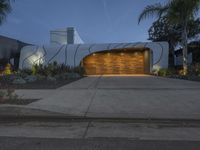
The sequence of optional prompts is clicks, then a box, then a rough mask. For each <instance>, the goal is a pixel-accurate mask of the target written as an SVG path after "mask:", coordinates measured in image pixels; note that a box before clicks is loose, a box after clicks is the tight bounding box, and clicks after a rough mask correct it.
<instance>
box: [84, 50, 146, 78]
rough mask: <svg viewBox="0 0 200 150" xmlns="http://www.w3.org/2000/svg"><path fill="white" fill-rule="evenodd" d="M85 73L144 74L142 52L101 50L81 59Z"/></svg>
mask: <svg viewBox="0 0 200 150" xmlns="http://www.w3.org/2000/svg"><path fill="white" fill-rule="evenodd" d="M83 66H84V68H85V72H86V74H87V75H103V74H144V53H143V52H109V53H108V52H101V53H95V54H92V55H90V56H87V57H86V58H84V60H83Z"/></svg>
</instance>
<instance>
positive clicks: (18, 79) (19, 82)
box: [12, 77, 26, 84]
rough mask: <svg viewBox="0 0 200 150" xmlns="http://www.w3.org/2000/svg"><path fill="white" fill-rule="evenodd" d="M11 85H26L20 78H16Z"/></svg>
mask: <svg viewBox="0 0 200 150" xmlns="http://www.w3.org/2000/svg"><path fill="white" fill-rule="evenodd" d="M12 83H13V84H26V80H24V79H23V78H21V77H18V78H16V79H14V80H13V81H12Z"/></svg>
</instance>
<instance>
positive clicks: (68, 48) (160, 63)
mask: <svg viewBox="0 0 200 150" xmlns="http://www.w3.org/2000/svg"><path fill="white" fill-rule="evenodd" d="M137 47H146V48H150V49H151V50H152V52H153V67H154V68H157V67H160V68H168V53H169V46H168V43H167V42H150V43H140V42H139V43H107V44H68V45H61V46H52V45H51V46H42V47H37V46H26V47H24V48H23V49H22V50H21V56H20V65H19V68H20V69H23V68H31V67H32V65H33V64H39V63H42V64H44V65H46V64H48V63H51V62H54V61H57V62H58V63H64V64H66V65H69V66H73V67H74V66H78V65H80V62H81V60H82V59H83V58H84V57H86V56H87V55H89V54H92V53H94V52H99V51H104V50H107V51H109V50H112V49H121V48H137Z"/></svg>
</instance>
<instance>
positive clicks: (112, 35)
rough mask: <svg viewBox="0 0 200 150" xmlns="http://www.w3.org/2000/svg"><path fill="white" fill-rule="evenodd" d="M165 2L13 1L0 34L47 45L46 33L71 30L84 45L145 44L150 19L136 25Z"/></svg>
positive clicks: (121, 0) (160, 0) (155, 0)
mask: <svg viewBox="0 0 200 150" xmlns="http://www.w3.org/2000/svg"><path fill="white" fill-rule="evenodd" d="M164 1H165V0H16V1H15V2H14V3H13V4H12V7H13V11H12V13H10V14H9V15H8V17H7V20H6V22H5V23H4V24H3V25H2V26H0V34H1V35H4V36H8V37H12V38H16V39H19V40H22V41H24V42H28V43H31V44H40V45H42V44H48V43H49V37H50V36H49V31H50V30H54V29H58V28H66V27H72V26H73V27H75V28H76V30H77V31H78V32H79V34H80V36H81V38H82V39H83V41H84V42H85V43H107V42H138V41H147V38H148V28H149V27H150V25H151V23H152V22H153V18H150V19H147V20H145V21H143V22H141V24H140V25H138V24H137V19H138V15H139V14H140V12H141V11H142V9H143V8H144V7H145V6H146V5H148V4H154V3H156V2H164Z"/></svg>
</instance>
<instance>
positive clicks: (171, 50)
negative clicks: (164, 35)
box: [169, 40, 175, 68]
mask: <svg viewBox="0 0 200 150" xmlns="http://www.w3.org/2000/svg"><path fill="white" fill-rule="evenodd" d="M174 55H175V53H174V44H173V42H172V41H170V40H169V68H174V64H175V63H174V61H175V60H174Z"/></svg>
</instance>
